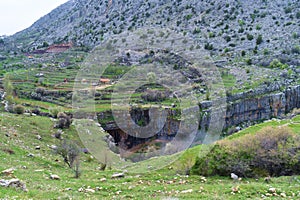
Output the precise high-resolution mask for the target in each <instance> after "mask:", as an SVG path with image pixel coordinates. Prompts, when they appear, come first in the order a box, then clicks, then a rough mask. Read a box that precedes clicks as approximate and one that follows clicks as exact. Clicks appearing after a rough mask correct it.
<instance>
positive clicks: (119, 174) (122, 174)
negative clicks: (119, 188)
mask: <svg viewBox="0 0 300 200" xmlns="http://www.w3.org/2000/svg"><path fill="white" fill-rule="evenodd" d="M124 176H125V175H124V173H117V174H113V175H112V176H111V178H123V177H124Z"/></svg>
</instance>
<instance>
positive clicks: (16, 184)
mask: <svg viewBox="0 0 300 200" xmlns="http://www.w3.org/2000/svg"><path fill="white" fill-rule="evenodd" d="M0 186H3V187H12V188H16V189H21V190H23V191H25V192H27V191H28V190H27V188H26V185H25V183H23V182H21V181H20V180H19V179H10V180H4V179H1V180H0Z"/></svg>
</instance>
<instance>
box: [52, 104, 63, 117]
mask: <svg viewBox="0 0 300 200" xmlns="http://www.w3.org/2000/svg"><path fill="white" fill-rule="evenodd" d="M61 111H62V108H61V107H57V106H56V107H51V108H49V114H50V115H51V116H52V117H54V118H56V117H57V114H58V113H59V112H61Z"/></svg>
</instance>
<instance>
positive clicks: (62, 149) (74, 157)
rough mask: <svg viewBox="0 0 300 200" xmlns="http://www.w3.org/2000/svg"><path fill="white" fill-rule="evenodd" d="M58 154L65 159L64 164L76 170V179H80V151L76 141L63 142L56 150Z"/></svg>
mask: <svg viewBox="0 0 300 200" xmlns="http://www.w3.org/2000/svg"><path fill="white" fill-rule="evenodd" d="M56 153H57V154H58V155H61V156H62V158H63V159H64V162H65V163H66V164H67V165H68V166H69V167H70V168H71V169H73V170H74V172H75V177H76V178H79V176H80V175H81V173H80V169H79V166H80V160H79V156H80V149H79V147H78V145H77V144H76V143H75V142H74V141H69V140H63V141H62V142H61V144H60V145H58V147H57V149H56Z"/></svg>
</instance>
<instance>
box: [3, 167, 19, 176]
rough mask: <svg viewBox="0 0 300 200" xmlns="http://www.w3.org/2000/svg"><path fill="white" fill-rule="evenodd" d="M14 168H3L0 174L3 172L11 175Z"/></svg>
mask: <svg viewBox="0 0 300 200" xmlns="http://www.w3.org/2000/svg"><path fill="white" fill-rule="evenodd" d="M15 170H16V169H15V168H13V167H12V168H9V169H6V170H3V171H2V172H1V174H4V175H11V174H13V173H14V171H15Z"/></svg>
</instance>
